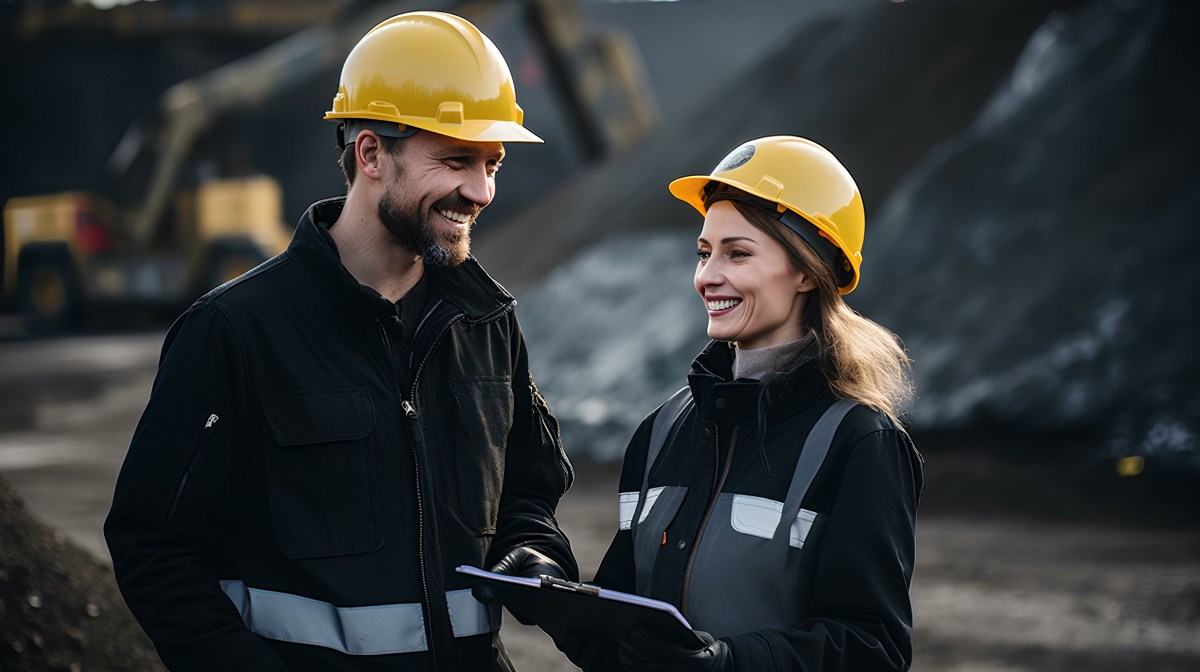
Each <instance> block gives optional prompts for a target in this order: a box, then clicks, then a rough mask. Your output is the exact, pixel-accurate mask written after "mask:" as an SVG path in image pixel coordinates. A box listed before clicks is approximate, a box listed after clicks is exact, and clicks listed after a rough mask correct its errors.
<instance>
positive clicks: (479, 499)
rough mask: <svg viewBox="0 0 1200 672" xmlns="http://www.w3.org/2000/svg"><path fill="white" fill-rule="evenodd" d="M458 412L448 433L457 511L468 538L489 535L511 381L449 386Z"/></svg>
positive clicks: (496, 508)
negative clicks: (449, 433)
mask: <svg viewBox="0 0 1200 672" xmlns="http://www.w3.org/2000/svg"><path fill="white" fill-rule="evenodd" d="M450 389H451V391H453V393H454V403H455V406H456V407H457V410H458V417H457V422H456V424H455V430H454V453H455V462H456V465H455V469H454V472H455V477H454V478H452V479H451V480H453V481H456V482H455V483H453V485H454V486H457V489H458V511H459V514H460V515H461V517H462V520H463V522H464V524H465V525H467V527H468V528H469V529H470V530H471V531H472V533H474V534H477V535H479V534H495V533H496V519H497V517H498V516H499V513H500V491H501V489H502V488H503V483H504V455H505V451H506V448H507V446H508V433H509V431H510V430H511V429H512V425H513V390H512V381H511V379H509V378H508V377H505V376H497V377H489V378H468V379H463V380H455V381H452V382H451V383H450Z"/></svg>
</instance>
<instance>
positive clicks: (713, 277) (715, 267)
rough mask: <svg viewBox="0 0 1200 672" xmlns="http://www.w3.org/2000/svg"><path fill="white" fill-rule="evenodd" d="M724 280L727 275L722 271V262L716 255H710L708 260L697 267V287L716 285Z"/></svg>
mask: <svg viewBox="0 0 1200 672" xmlns="http://www.w3.org/2000/svg"><path fill="white" fill-rule="evenodd" d="M724 282H725V276H724V274H722V273H721V268H720V262H718V261H716V259H715V258H714V257H709V259H708V261H706V262H704V263H703V264H700V266H698V267H697V268H696V286H697V287H714V286H717V285H720V284H722V283H724Z"/></svg>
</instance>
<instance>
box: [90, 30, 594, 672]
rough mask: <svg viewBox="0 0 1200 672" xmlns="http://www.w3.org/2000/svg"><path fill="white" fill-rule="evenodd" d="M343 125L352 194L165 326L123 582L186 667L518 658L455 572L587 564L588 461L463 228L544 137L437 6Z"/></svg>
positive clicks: (478, 37)
mask: <svg viewBox="0 0 1200 672" xmlns="http://www.w3.org/2000/svg"><path fill="white" fill-rule="evenodd" d="M422 64H424V65H426V66H428V67H429V68H430V69H428V70H426V69H422ZM326 118H327V119H331V120H334V121H337V122H338V123H339V126H338V135H339V141H340V142H341V143H342V144H343V146H344V149H343V153H342V166H343V170H344V171H345V174H346V180H347V184H348V193H347V196H346V197H345V198H344V199H342V198H338V199H329V200H326V201H321V202H318V203H316V204H314V205H313V206H312V207H311V208H310V210H309V211H308V213H307V214H306V216H305V217H303V218H302V220H301V221H300V223H299V225H298V228H297V230H296V235H295V238H294V239H293V241H292V243H291V245H290V246H289V248H288V249H287V251H286V252H284V253H283V254H281V255H279V256H278V257H276V258H274V259H271V260H270V261H268V262H266V263H264V264H263V265H261V266H259V267H258V268H257V269H255V270H254V271H251V272H250V273H248V274H246V275H244V276H242V277H241V278H239V279H237V280H234V281H232V282H230V283H227V284H225V285H223V286H221V287H218V288H217V289H215V290H213V291H211V292H210V293H208V294H207V295H206V296H204V297H202V298H201V299H199V300H198V301H197V302H196V303H195V304H194V305H193V306H192V307H191V308H189V309H188V310H187V312H185V313H184V315H183V316H181V317H180V318H179V320H178V321H177V322H176V323H175V325H174V326H173V327H172V328H171V330H170V332H169V333H168V335H167V339H166V343H165V345H164V347H163V353H162V359H161V362H160V367H159V373H158V377H157V379H156V380H155V383H154V388H153V391H152V393H151V397H150V401H149V404H148V405H147V407H146V410H145V413H144V414H143V416H142V418H141V420H140V422H139V424H138V427H137V430H136V431H135V433H134V436H133V440H132V443H131V444H130V447H129V454H128V456H127V457H126V460H125V464H124V467H123V468H122V470H121V475H120V477H119V479H118V481H117V487H116V493H115V496H114V499H113V506H112V510H111V512H110V513H109V516H108V520H107V521H106V524H105V534H106V537H107V539H108V544H109V548H110V550H111V552H112V557H113V564H114V567H115V570H116V574H117V579H118V582H119V584H120V586H121V590H122V592H123V594H124V596H125V599H126V601H127V602H128V604H129V606H130V608H131V610H132V611H133V613H134V615H135V616H136V617H137V618H138V620H139V622H140V623H141V625H142V627H143V628H144V629H145V630H146V632H147V633H148V634H149V636H150V638H151V639H152V640H153V641H154V644H155V646H156V647H157V648H158V651H159V654H160V655H161V657H162V659H163V661H164V662H165V663H166V665H167V666H168V667H169V668H170V669H172V670H256V671H261V670H285V669H287V670H333V669H336V670H384V669H386V670H445V671H450V670H463V671H470V672H475V671H478V670H508V669H512V666H511V663H510V662H509V660H508V658H507V655H506V654H505V652H504V648H503V645H502V644H501V643H500V640H499V637H498V634H497V631H498V629H499V607H498V606H490V605H485V604H482V603H480V602H479V601H477V600H476V599H474V597H472V594H471V592H470V590H468V589H467V584H466V583H465V582H464V581H463V580H462V578H461V575H459V574H457V573H456V572H454V568H455V567H456V566H459V565H473V566H483V567H493V568H495V570H496V571H501V572H506V573H511V574H519V575H525V576H535V575H538V574H551V575H555V576H559V577H562V578H567V579H577V578H578V569H577V567H576V564H575V561H574V559H573V557H572V555H571V549H570V545H569V543H568V541H567V539H566V537H565V536H564V535H563V533H562V531H561V530H560V529H559V527H558V525H557V523H556V521H555V518H554V511H555V507H556V506H557V503H558V500H559V498H560V497H561V496H562V494H563V493H564V492H565V491H566V489H567V488H568V487H570V484H571V481H572V480H573V478H574V473H573V471H572V468H571V465H570V463H569V461H568V460H567V457H566V454H565V453H564V452H563V450H562V447H561V443H560V441H559V437H558V425H557V422H556V421H555V419H554V418H553V416H552V415H551V414H550V412H549V409H548V408H547V407H546V403H545V401H544V400H543V399H542V397H541V395H540V394H539V393H538V391H537V388H536V386H535V385H534V383H533V379H532V377H531V376H530V374H529V370H528V360H527V356H526V351H525V346H524V342H523V340H522V335H521V330H520V327H519V326H518V324H517V320H516V316H515V314H514V311H513V307H514V304H515V302H514V300H513V298H512V297H511V296H510V295H509V294H508V293H507V292H506V291H505V290H504V289H503V288H502V287H500V286H499V285H497V284H496V283H495V282H494V281H493V280H492V279H491V278H490V277H489V276H488V275H487V274H486V273H485V272H484V271H483V269H482V268H480V266H479V265H478V264H477V263H476V262H475V260H474V259H473V258H471V257H470V256H469V251H470V228H471V226H472V225H473V223H474V220H475V217H476V216H477V215H478V214H479V212H480V210H482V209H483V208H484V207H485V206H487V204H488V203H489V202H490V201H491V200H492V197H493V195H494V193H495V178H496V170H497V169H498V168H499V166H500V161H501V159H502V157H503V155H504V146H503V144H502V143H503V142H540V139H539V138H538V137H537V136H535V135H533V134H532V133H530V132H529V131H527V130H525V129H524V128H523V127H522V125H521V124H522V112H521V109H520V108H519V107H518V106H517V104H516V99H515V95H514V93H513V87H512V77H511V75H510V74H509V70H508V67H507V65H506V64H505V62H504V59H503V57H502V56H501V55H500V53H499V52H498V51H497V50H496V47H495V46H494V45H493V44H492V43H491V41H489V40H488V38H487V37H486V36H484V35H483V34H482V33H480V32H479V31H478V30H477V29H476V28H475V27H474V26H473V25H471V24H470V23H469V22H467V21H465V20H463V19H461V18H459V17H456V16H452V15H449V14H442V13H436V12H413V13H409V14H403V15H400V16H396V17H393V18H392V19H389V20H388V21H385V22H384V23H382V24H380V25H379V26H376V27H375V28H374V29H373V30H372V31H371V32H369V33H368V34H367V35H366V36H365V37H364V38H363V39H362V40H361V41H360V42H359V44H358V45H357V46H356V47H355V49H354V50H353V51H352V52H351V54H350V55H349V57H348V58H347V61H346V63H345V66H344V68H343V71H342V81H341V86H340V87H339V91H338V94H337V96H336V97H335V98H334V103H333V109H332V110H331V111H330V112H329V113H328V114H327V115H326Z"/></svg>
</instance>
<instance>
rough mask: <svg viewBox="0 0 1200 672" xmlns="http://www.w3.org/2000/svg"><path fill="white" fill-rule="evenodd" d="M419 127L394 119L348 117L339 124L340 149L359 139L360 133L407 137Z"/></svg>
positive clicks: (338, 139)
mask: <svg viewBox="0 0 1200 672" xmlns="http://www.w3.org/2000/svg"><path fill="white" fill-rule="evenodd" d="M417 130H419V129H417V127H416V126H412V125H410V124H399V123H396V122H393V121H376V120H374V119H347V120H345V121H343V122H341V123H339V124H338V126H337V141H338V149H346V145H350V144H353V143H354V142H355V141H356V140H358V134H359V133H362V132H363V131H371V132H372V133H374V134H375V135H379V136H383V137H385V138H407V137H410V136H412V135H413V134H415V133H416V132H417Z"/></svg>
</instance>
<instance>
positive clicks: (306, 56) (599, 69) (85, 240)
mask: <svg viewBox="0 0 1200 672" xmlns="http://www.w3.org/2000/svg"><path fill="white" fill-rule="evenodd" d="M440 4H442V5H443V7H439V9H446V10H448V11H455V12H457V13H459V14H461V15H463V16H465V17H466V18H468V19H470V20H472V21H473V22H475V23H476V24H477V25H479V26H480V27H481V28H482V29H483V30H484V32H485V33H489V34H491V31H492V28H495V29H496V30H509V31H512V30H514V28H513V27H512V26H513V25H517V26H518V28H516V30H519V31H520V32H521V33H522V35H521V38H522V39H523V40H525V41H526V42H529V43H532V44H533V45H534V46H535V49H536V51H537V52H538V53H540V54H541V55H542V57H543V60H544V63H543V65H544V66H545V69H546V70H547V71H548V76H547V77H546V78H545V79H546V87H547V88H548V89H550V90H551V92H552V95H553V96H554V97H555V98H557V100H558V101H559V109H560V110H561V115H560V116H561V117H562V122H563V123H562V125H563V126H564V127H565V128H567V133H569V134H570V135H571V136H572V138H573V139H574V141H575V144H576V145H577V146H578V148H579V154H580V155H581V156H583V157H584V159H585V160H591V159H594V158H598V157H599V156H601V155H603V154H604V153H606V152H608V151H613V150H619V149H621V148H624V147H626V146H628V145H630V144H631V143H632V142H633V141H634V140H636V139H637V138H638V137H640V136H641V135H642V134H643V133H645V131H647V130H648V129H649V128H650V127H652V126H653V124H654V121H655V113H654V110H653V107H652V103H651V102H650V101H651V100H652V99H651V97H650V95H649V93H648V90H647V87H646V86H645V84H644V74H643V72H642V71H641V69H640V57H639V56H638V54H637V53H636V48H635V47H634V46H633V45H632V43H630V42H628V41H626V40H622V39H621V37H620V36H619V35H617V34H612V33H610V34H605V35H601V36H589V35H587V34H586V31H584V30H583V28H582V25H581V22H580V20H579V18H578V16H577V13H576V11H575V8H574V7H573V4H572V3H570V2H561V1H558V0H523V1H517V0H513V1H511V2H493V3H479V2H473V3H455V2H444V3H440ZM413 8H414V6H413V3H411V2H352V3H348V4H347V5H346V7H345V9H344V11H341V12H339V13H338V14H337V15H336V16H335V17H333V18H331V19H330V20H329V21H324V22H319V23H317V24H316V25H314V26H313V27H311V28H308V29H305V30H303V31H301V32H299V33H296V34H294V35H291V36H289V37H287V38H285V39H283V40H280V41H278V42H276V43H274V44H271V45H269V46H268V47H266V48H264V49H262V50H259V51H257V52H254V53H251V54H249V55H248V56H245V57H242V58H240V59H237V60H235V61H232V62H230V63H228V64H226V65H223V66H221V67H219V68H216V69H214V70H211V71H209V72H207V73H204V74H202V75H200V76H198V77H195V78H192V79H189V80H186V81H183V82H180V83H178V84H176V85H174V86H172V87H171V88H169V89H168V90H167V91H166V92H165V93H164V94H163V95H162V97H161V99H160V102H159V108H158V110H157V114H156V117H155V121H154V122H153V123H151V124H150V125H149V126H147V125H144V124H134V125H133V126H131V127H130V129H129V131H128V132H127V133H126V134H125V137H124V138H122V139H121V141H120V142H119V143H118V144H117V146H116V149H115V150H114V152H113V155H112V158H111V160H110V167H111V168H112V169H113V172H114V173H115V174H117V175H118V176H119V177H120V179H121V181H122V182H123V183H126V184H128V183H131V182H136V183H137V184H138V186H136V187H132V188H130V187H128V186H127V187H126V189H125V192H126V193H127V194H129V193H132V194H133V196H132V198H130V199H129V200H134V201H135V202H134V203H133V205H129V204H127V203H123V202H121V199H120V198H118V197H113V196H109V195H104V194H97V193H91V192H85V191H77V190H71V191H64V192H61V193H55V194H48V195H38V196H18V197H14V198H11V199H9V201H8V202H7V203H6V204H5V206H4V233H3V236H2V237H0V241H2V245H3V248H2V249H0V261H2V262H3V269H2V272H0V276H2V281H3V284H2V289H3V297H2V298H3V299H4V300H5V301H6V302H7V303H9V304H10V305H16V306H17V307H18V308H19V310H20V311H21V312H22V313H23V315H24V317H25V323H26V328H27V330H28V331H30V332H32V333H42V334H45V333H54V332H59V331H63V330H67V329H69V328H71V327H73V326H75V325H78V324H79V323H80V322H81V320H83V319H84V317H85V314H86V312H87V309H88V308H89V307H91V306H94V305H98V304H101V303H103V302H107V301H116V302H123V303H134V304H138V305H151V304H153V305H162V306H168V307H178V306H180V305H185V304H186V303H187V302H188V301H190V300H192V299H194V298H195V297H196V296H199V295H200V294H201V293H203V292H204V291H207V290H208V289H209V288H211V287H214V286H216V285H218V284H220V283H222V282H225V281H227V280H229V279H232V278H234V277H236V276H237V275H239V274H241V273H243V272H245V271H246V270H249V269H250V268H253V267H254V266H255V265H257V264H258V263H260V262H262V261H264V260H266V259H268V258H269V257H271V256H272V255H274V254H277V253H279V252H280V251H282V250H283V249H284V248H285V247H286V245H287V243H288V241H289V240H290V239H291V230H290V227H289V226H288V225H286V224H285V221H284V219H285V218H284V216H283V198H282V190H281V187H280V185H279V183H278V181H277V180H276V179H275V178H273V177H271V176H268V175H262V174H249V175H244V176H239V177H233V178H231V177H224V176H213V175H209V176H208V177H206V178H205V179H199V180H196V182H195V184H192V185H181V182H182V180H181V175H182V174H183V173H184V172H185V165H186V164H187V163H188V161H189V160H191V159H192V158H193V153H194V148H195V145H196V144H197V142H198V141H199V140H200V139H201V138H202V137H204V134H205V133H206V132H208V131H209V130H211V129H212V127H213V126H214V125H215V124H217V123H218V121H220V120H221V119H223V118H226V117H229V116H231V115H233V114H235V113H244V112H247V111H250V110H254V109H256V108H258V107H260V106H262V104H263V103H264V102H265V101H270V100H272V99H273V98H275V97H277V96H279V95H281V94H282V93H283V92H286V91H288V90H289V89H292V88H294V87H296V86H298V85H300V84H302V83H303V82H305V81H307V80H308V79H309V78H311V77H312V76H313V73H319V72H324V71H328V70H329V69H330V68H331V67H337V66H338V65H340V63H341V62H342V60H343V59H344V58H345V55H346V54H347V53H348V52H349V51H350V49H351V48H352V47H353V46H354V44H355V43H356V42H357V41H358V39H359V38H360V37H361V36H362V35H363V34H364V33H366V32H367V30H369V29H370V28H371V27H372V26H374V25H375V24H376V23H378V22H379V21H380V20H382V19H384V18H387V17H388V16H392V15H394V14H398V13H401V12H404V11H408V10H411V9H413ZM514 17H515V18H514ZM489 24H495V25H489ZM614 100H615V101H616V102H615V103H614ZM318 112H319V111H314V112H311V113H312V114H317V113H318ZM331 133H332V130H331Z"/></svg>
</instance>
